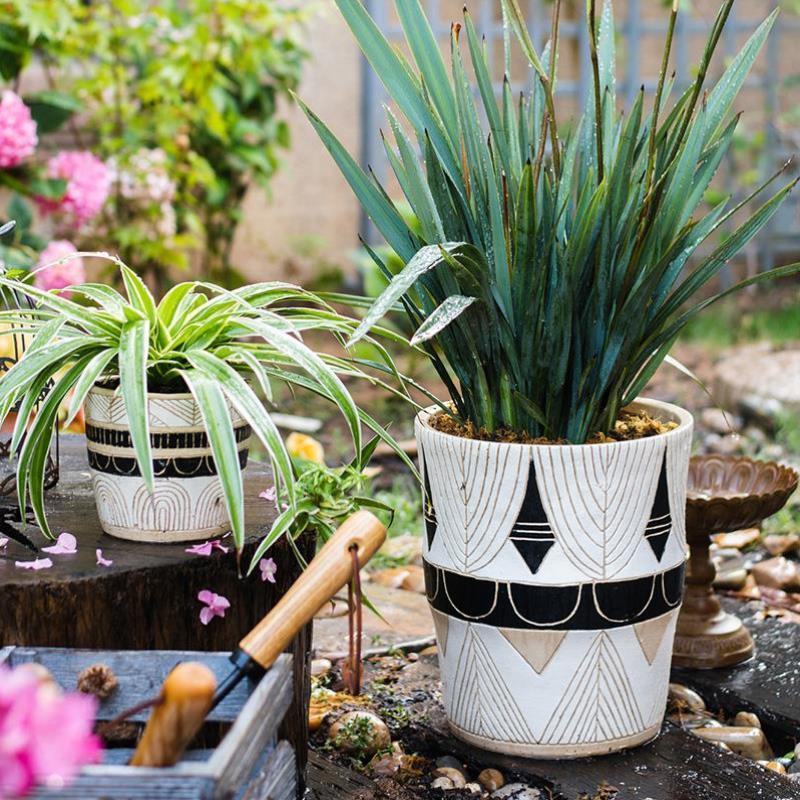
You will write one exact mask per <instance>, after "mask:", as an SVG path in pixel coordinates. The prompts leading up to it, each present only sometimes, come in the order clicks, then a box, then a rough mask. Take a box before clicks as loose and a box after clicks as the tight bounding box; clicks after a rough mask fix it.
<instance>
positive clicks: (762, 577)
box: [752, 556, 800, 592]
mask: <svg viewBox="0 0 800 800" xmlns="http://www.w3.org/2000/svg"><path fill="white" fill-rule="evenodd" d="M752 575H753V577H754V578H755V580H756V583H757V584H758V585H759V586H767V587H768V588H770V589H782V590H783V591H784V592H794V591H798V590H800V569H798V565H797V563H796V562H795V561H789V559H788V558H784V556H776V557H775V558H768V559H767V560H766V561H762V562H760V563H759V564H755V565H754V566H753V569H752Z"/></svg>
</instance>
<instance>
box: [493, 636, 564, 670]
mask: <svg viewBox="0 0 800 800" xmlns="http://www.w3.org/2000/svg"><path fill="white" fill-rule="evenodd" d="M500 633H502V634H503V637H504V638H505V640H506V641H507V642H508V643H509V644H510V645H511V646H512V647H513V648H514V649H515V650H516V651H517V652H518V653H519V654H520V655H521V656H522V657H523V658H524V659H525V661H526V662H527V663H528V664H529V665H530V666H531V667H532V668H533V670H534V672H535V673H536V674H537V675H541V674H542V672H544V670H545V668H546V667H547V665H548V664H549V663H550V661H551V660H552V659H553V656H554V655H555V654H556V652H558V648H559V647H561V642H563V641H564V637H565V636H566V635H567V631H537V630H516V629H514V628H501V629H500Z"/></svg>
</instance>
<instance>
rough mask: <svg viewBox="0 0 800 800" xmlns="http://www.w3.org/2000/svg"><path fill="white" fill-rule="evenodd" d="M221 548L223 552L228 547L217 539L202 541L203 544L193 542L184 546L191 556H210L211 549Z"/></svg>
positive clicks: (225, 551)
mask: <svg viewBox="0 0 800 800" xmlns="http://www.w3.org/2000/svg"><path fill="white" fill-rule="evenodd" d="M214 550H221V551H222V552H223V553H227V552H228V548H227V547H225V545H224V544H222V542H221V541H220V540H219V539H214V540H213V541H211V542H203V544H195V545H192V546H191V547H187V548H186V552H187V553H191V554H192V555H193V556H210V555H211V553H212V551H214Z"/></svg>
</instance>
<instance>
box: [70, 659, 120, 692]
mask: <svg viewBox="0 0 800 800" xmlns="http://www.w3.org/2000/svg"><path fill="white" fill-rule="evenodd" d="M117 686H119V681H118V680H117V676H116V675H114V673H113V672H112V670H111V667H109V666H107V665H106V664H92V666H90V667H86V669H85V670H83V672H81V674H80V675H78V691H79V692H83V693H84V694H93V695H94V696H95V697H96V698H97V699H98V700H105V699H106V698H107V697H110V696H111V695H112V694H113V693H114V692H115V691H116V689H117Z"/></svg>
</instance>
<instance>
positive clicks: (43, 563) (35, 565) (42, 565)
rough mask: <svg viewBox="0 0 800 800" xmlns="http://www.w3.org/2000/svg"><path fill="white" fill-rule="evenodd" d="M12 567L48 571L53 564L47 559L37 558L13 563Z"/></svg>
mask: <svg viewBox="0 0 800 800" xmlns="http://www.w3.org/2000/svg"><path fill="white" fill-rule="evenodd" d="M14 566H15V567H19V568H20V569H50V567H52V566H53V562H52V561H51V560H50V559H49V558H37V559H35V560H33V561H15V562H14Z"/></svg>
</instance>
